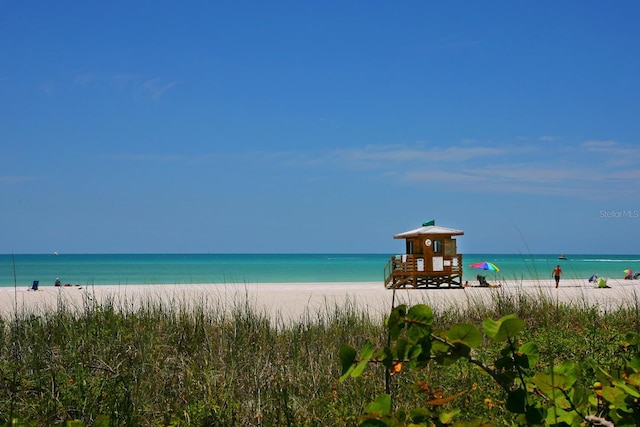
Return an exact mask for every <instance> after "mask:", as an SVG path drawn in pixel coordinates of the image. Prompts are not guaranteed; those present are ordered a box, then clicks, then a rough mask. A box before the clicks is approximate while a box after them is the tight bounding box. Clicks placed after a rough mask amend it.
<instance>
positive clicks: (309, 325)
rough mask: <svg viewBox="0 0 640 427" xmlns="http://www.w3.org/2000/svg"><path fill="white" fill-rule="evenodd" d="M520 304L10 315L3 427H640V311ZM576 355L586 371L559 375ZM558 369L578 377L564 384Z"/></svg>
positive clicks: (0, 388)
mask: <svg viewBox="0 0 640 427" xmlns="http://www.w3.org/2000/svg"><path fill="white" fill-rule="evenodd" d="M508 298H510V297H508V296H506V297H503V298H501V299H500V300H496V301H495V304H491V303H490V304H486V303H485V302H484V301H483V302H482V303H480V302H478V304H477V305H475V306H474V305H470V306H465V307H464V308H463V307H460V308H459V309H457V311H456V309H455V308H454V309H450V310H448V311H444V312H437V313H435V312H433V311H432V310H431V309H430V308H429V307H427V306H413V307H406V306H405V307H402V308H400V307H399V308H398V309H397V310H395V311H393V312H392V313H391V314H392V316H389V318H387V319H382V318H377V317H376V318H374V319H372V318H371V317H370V316H369V314H367V313H366V312H365V311H361V310H359V309H358V310H356V309H355V308H354V306H353V305H350V304H349V303H348V302H347V303H345V304H336V305H328V306H327V307H324V308H322V307H320V308H319V309H317V311H314V312H309V313H307V315H305V316H304V317H303V318H301V319H289V318H287V319H282V318H279V317H278V316H274V315H273V313H267V314H265V313H256V312H255V311H253V310H252V309H251V305H250V304H242V302H240V303H239V304H238V305H233V304H231V305H229V304H228V302H226V303H225V304H223V303H222V302H221V303H220V304H219V305H218V304H217V303H216V301H201V302H197V303H195V304H192V302H189V303H188V304H187V301H183V300H182V299H180V298H176V299H175V300H169V301H167V300H162V299H154V298H153V296H149V299H148V300H143V301H134V300H123V301H118V300H111V301H109V300H106V301H103V302H101V303H100V304H97V303H93V302H92V301H91V300H89V299H88V300H87V301H86V306H84V307H81V310H79V311H77V312H75V311H73V312H72V311H71V310H70V309H69V308H68V307H69V306H68V305H67V304H65V303H64V302H62V303H61V304H59V306H58V309H57V310H56V311H53V312H42V313H38V312H34V313H27V312H19V313H18V314H17V315H12V316H10V317H9V318H6V319H0V325H1V327H0V426H12V425H15V426H51V425H60V426H65V425H66V426H78V427H80V426H97V427H107V426H111V425H126V424H129V425H138V426H199V427H200V426H211V425H219V426H232V425H265V426H267V425H268V426H275V425H278V426H281V425H282V426H306V427H312V426H327V425H332V426H333V425H335V426H340V425H341V426H355V425H358V424H359V423H364V422H367V423H369V424H368V425H410V424H411V423H415V424H416V425H425V424H434V425H437V426H445V425H452V426H453V425H461V426H464V425H469V426H482V425H489V422H491V423H493V424H495V425H503V426H505V425H516V424H525V423H526V421H527V420H529V421H530V422H531V423H532V424H535V423H536V422H537V421H536V420H539V421H540V423H548V424H553V423H554V422H555V423H557V422H559V421H557V420H571V422H573V423H574V424H575V423H577V422H578V421H580V422H582V423H583V425H585V424H587V422H586V421H585V420H589V419H591V418H590V417H600V418H602V419H606V420H615V421H616V422H617V424H616V425H624V424H625V423H626V424H627V425H629V424H633V423H634V422H635V421H634V420H636V418H634V417H635V416H636V415H635V414H637V412H638V411H637V409H636V408H635V406H634V405H635V399H636V398H635V397H634V395H633V394H632V393H631V391H633V393H637V392H640V391H639V389H638V382H639V379H638V377H639V375H640V373H639V372H638V366H640V357H638V343H639V342H640V339H639V338H638V336H637V335H634V334H629V335H627V334H626V333H624V332H626V331H628V330H633V331H635V332H639V331H640V310H638V309H637V308H635V309H631V310H630V309H624V308H622V309H619V310H615V311H610V312H606V313H605V312H601V311H599V310H594V309H593V308H591V307H570V306H562V305H558V304H556V303H555V302H552V301H548V300H545V299H544V298H529V299H527V298H524V297H519V298H515V299H513V300H509V299H508ZM508 310H512V313H515V314H516V316H517V318H518V319H522V321H523V322H524V324H525V327H524V329H522V330H521V331H520V332H519V333H517V334H514V332H513V329H512V328H513V324H512V322H511V321H509V322H507V321H506V320H504V321H502V322H501V321H500V320H501V319H502V318H503V317H507V318H510V317H509V316H505V315H508V314H510V313H509V312H508ZM487 318H490V319H498V320H493V322H496V323H494V324H492V330H494V331H495V332H494V333H493V337H498V336H503V338H501V340H500V341H497V340H495V339H493V338H490V337H489V334H488V333H487V331H485V328H484V326H483V322H484V320H485V319H487ZM511 318H513V316H511ZM514 324H515V323H514ZM516 326H517V325H516ZM390 328H393V330H394V331H395V332H394V333H395V334H396V335H395V337H396V338H394V339H393V340H391V341H389V338H390V335H389V331H390ZM409 330H410V331H409ZM500 331H502V332H500ZM504 337H507V338H506V339H505V338H504ZM343 343H349V344H351V345H353V346H354V348H352V347H350V346H342V347H341V344H343ZM621 343H622V344H621ZM365 347H367V348H368V349H367V351H362V350H363V349H364V348H365ZM356 348H357V350H356ZM349 349H351V350H349ZM338 354H339V358H338ZM363 356H364V357H363ZM365 359H368V360H369V361H368V362H367V363H363V364H362V369H363V370H362V371H361V372H360V373H357V372H356V376H355V378H354V377H353V376H352V372H354V371H355V368H356V366H353V365H354V364H355V365H357V364H359V363H360V362H361V361H363V360H365ZM565 361H573V362H574V363H575V369H573V370H572V369H568V368H569V367H568V366H565V367H564V368H562V369H556V370H552V368H557V367H558V366H561V365H563V363H564V362H565ZM341 367H345V369H344V370H343V369H341ZM537 374H541V375H542V374H545V375H547V377H546V380H545V379H544V378H545V377H539V378H540V380H541V381H542V380H544V382H543V383H541V387H542V388H544V387H547V389H545V391H546V392H547V393H548V394H549V395H550V396H553V397H551V398H550V397H547V395H546V394H545V393H543V392H542V391H540V390H539V389H538V386H537V385H536V384H535V383H534V378H535V379H536V381H537V379H538V378H537V377H536V375H537ZM343 375H346V376H345V379H344V380H343V381H339V378H340V377H342V376H343ZM556 375H562V376H564V377H565V379H564V380H563V381H565V382H566V381H567V378H569V380H570V379H571V376H572V375H575V376H576V378H577V379H576V380H575V381H574V382H573V383H572V385H571V386H566V385H562V386H560V384H561V383H560V381H559V378H560V377H558V378H556ZM549 378H551V379H549ZM378 379H380V380H378ZM496 379H499V380H500V381H501V383H502V384H504V386H505V387H506V388H505V387H502V386H501V385H499V386H496V384H498V382H497V380H496ZM553 381H556V382H557V385H558V387H557V388H554V387H555V386H554V383H553ZM598 383H599V384H598ZM569 384H571V382H569ZM567 387H569V388H568V389H567ZM564 390H566V391H567V393H568V397H564V398H563V399H560V397H561V396H562V395H563V393H564ZM379 395H387V396H388V399H389V400H388V402H390V406H389V405H387V406H386V408H390V409H385V406H384V404H385V400H384V399H382V400H380V401H378V400H377V399H376V397H377V396H379ZM385 399H386V398H385ZM552 399H553V400H554V402H555V400H556V399H559V400H558V401H559V402H560V403H562V405H558V406H557V407H556V405H555V404H552V403H553V402H551V400H552ZM371 402H377V404H378V405H381V406H379V407H377V408H376V406H375V405H373V406H368V405H369V403H371ZM612 402H613V403H612ZM568 405H573V406H574V407H575V408H576V409H577V410H578V411H579V412H580V413H581V414H582V415H583V418H580V417H579V416H574V415H575V409H574V410H572V409H566V408H567V407H569V408H570V406H568ZM365 411H368V412H365ZM378 418H382V420H380V419H378ZM381 423H382V424H381ZM393 423H395V424H393ZM567 425H568V424H567Z"/></svg>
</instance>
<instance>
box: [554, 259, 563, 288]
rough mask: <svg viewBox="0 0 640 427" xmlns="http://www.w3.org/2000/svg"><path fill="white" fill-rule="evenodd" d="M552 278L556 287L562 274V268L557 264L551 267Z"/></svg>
mask: <svg viewBox="0 0 640 427" xmlns="http://www.w3.org/2000/svg"><path fill="white" fill-rule="evenodd" d="M551 275H552V276H553V278H554V279H556V288H557V287H558V284H560V276H561V275H562V269H561V268H560V266H559V265H556V268H554V269H553V273H551Z"/></svg>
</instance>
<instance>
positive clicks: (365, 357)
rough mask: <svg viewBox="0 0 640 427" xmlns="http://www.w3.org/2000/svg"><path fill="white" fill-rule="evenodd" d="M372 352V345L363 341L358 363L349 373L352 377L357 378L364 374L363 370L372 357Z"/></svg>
mask: <svg viewBox="0 0 640 427" xmlns="http://www.w3.org/2000/svg"><path fill="white" fill-rule="evenodd" d="M373 351H374V348H373V344H371V341H369V340H367V341H365V343H364V345H363V346H362V349H361V350H360V360H359V361H358V364H357V365H356V367H355V368H354V369H353V372H351V376H352V377H359V376H360V375H362V372H364V369H365V368H366V367H367V365H368V364H369V361H370V360H371V358H372V357H373Z"/></svg>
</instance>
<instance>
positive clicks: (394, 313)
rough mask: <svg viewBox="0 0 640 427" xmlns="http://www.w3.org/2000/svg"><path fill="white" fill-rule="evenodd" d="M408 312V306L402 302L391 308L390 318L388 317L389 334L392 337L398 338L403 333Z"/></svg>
mask: <svg viewBox="0 0 640 427" xmlns="http://www.w3.org/2000/svg"><path fill="white" fill-rule="evenodd" d="M406 312H407V306H406V305H404V304H402V305H399V306H397V307H396V308H394V309H393V310H391V314H390V315H389V319H387V327H388V328H389V335H390V336H391V339H393V340H396V339H398V337H399V336H400V334H401V333H402V330H403V329H404V326H405V323H404V318H405V315H406Z"/></svg>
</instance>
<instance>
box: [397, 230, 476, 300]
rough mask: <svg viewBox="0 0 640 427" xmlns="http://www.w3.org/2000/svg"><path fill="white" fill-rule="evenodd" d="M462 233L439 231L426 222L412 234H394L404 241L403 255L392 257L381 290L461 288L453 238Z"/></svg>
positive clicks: (458, 255)
mask: <svg viewBox="0 0 640 427" xmlns="http://www.w3.org/2000/svg"><path fill="white" fill-rule="evenodd" d="M463 234H464V231H462V230H455V229H453V228H445V227H438V226H436V224H435V221H428V222H425V223H424V224H422V227H420V228H416V229H415V230H410V231H406V232H404V233H400V234H396V235H395V236H393V238H394V239H405V241H406V253H405V254H404V255H394V256H393V257H391V260H390V261H389V263H388V264H387V266H386V267H385V269H384V277H385V280H384V286H385V287H386V288H388V289H402V288H416V289H418V288H420V289H429V288H440V287H442V286H443V285H446V287H449V288H462V254H459V253H458V252H457V246H456V240H455V239H454V238H453V236H462V235H463Z"/></svg>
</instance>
